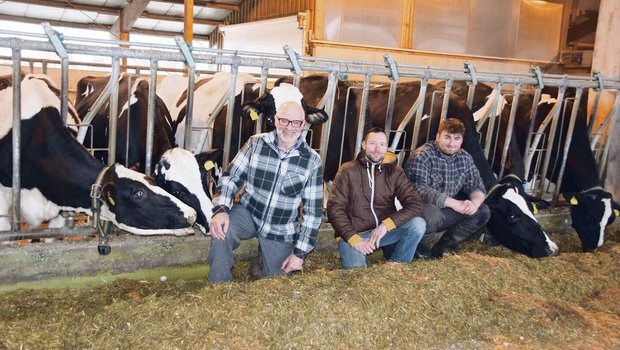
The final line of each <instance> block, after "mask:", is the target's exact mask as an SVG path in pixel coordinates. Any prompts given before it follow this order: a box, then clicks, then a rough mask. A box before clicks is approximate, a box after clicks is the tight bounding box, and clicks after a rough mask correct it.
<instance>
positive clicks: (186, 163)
mask: <svg viewBox="0 0 620 350" xmlns="http://www.w3.org/2000/svg"><path fill="white" fill-rule="evenodd" d="M108 80H109V77H99V78H97V77H85V78H83V79H81V80H80V82H79V83H78V96H81V98H80V99H78V101H79V102H78V103H79V104H78V110H79V111H80V113H81V114H82V115H86V113H87V112H88V110H89V109H90V108H91V107H92V104H93V103H94V102H95V101H96V99H97V97H98V96H99V95H100V94H101V93H102V89H103V88H104V86H105V85H106V84H107V82H108ZM119 84H120V86H119V106H122V107H119V108H120V111H119V114H118V115H119V120H118V131H117V138H118V142H117V145H118V146H117V153H116V155H117V160H118V161H120V162H123V161H125V162H127V163H128V164H131V165H135V164H144V158H145V156H146V124H147V115H148V89H149V83H148V81H147V80H146V79H144V78H141V77H135V76H130V75H126V74H125V75H123V76H122V77H121V78H120V82H119ZM129 88H131V90H129ZM178 88H179V90H182V88H183V86H179V87H178ZM128 92H129V93H130V94H131V96H132V97H131V99H129V104H128V103H127V101H128V98H127V93H128ZM123 96H124V97H123ZM156 102H157V103H156V106H155V124H154V135H153V153H152V156H153V162H157V163H156V164H155V167H154V172H153V175H154V177H155V182H156V184H157V185H158V186H160V187H162V188H164V189H165V190H166V191H168V192H170V193H171V194H172V195H173V196H175V197H177V198H179V199H180V200H181V201H182V202H183V203H185V204H187V205H189V206H190V207H192V208H193V209H194V210H196V212H197V216H198V217H197V221H196V223H197V226H198V228H199V229H200V231H201V232H202V233H204V234H206V233H207V232H208V231H209V225H208V221H209V220H210V218H211V208H212V204H211V197H210V192H209V191H208V188H207V179H208V178H209V177H211V178H212V180H213V181H212V182H214V181H217V178H218V176H219V166H218V163H220V162H221V151H217V150H210V151H207V152H202V153H199V154H197V155H193V154H191V153H190V152H189V151H185V150H183V149H181V148H173V146H174V145H175V143H176V141H175V140H174V137H173V135H174V132H175V130H176V127H177V121H175V120H172V119H171V118H170V114H169V112H168V108H167V107H166V105H165V103H164V102H163V100H161V99H160V98H156ZM176 115H177V114H176V112H175V116H176ZM108 118H109V107H106V108H105V109H102V110H101V111H99V113H98V114H97V115H96V117H95V119H93V122H92V124H93V126H94V127H95V132H94V133H95V135H97V137H96V138H95V141H94V145H95V147H107V140H108V139H107V132H105V133H104V132H103V131H105V130H107V125H108ZM127 120H130V125H129V126H127ZM86 140H88V136H87V138H86ZM126 146H128V147H126ZM125 149H128V150H129V152H128V153H127V154H125ZM101 158H102V160H105V159H106V157H104V156H102V157H101ZM139 168H140V169H142V170H143V169H144V166H140V167H139ZM201 181H205V182H204V183H201Z"/></svg>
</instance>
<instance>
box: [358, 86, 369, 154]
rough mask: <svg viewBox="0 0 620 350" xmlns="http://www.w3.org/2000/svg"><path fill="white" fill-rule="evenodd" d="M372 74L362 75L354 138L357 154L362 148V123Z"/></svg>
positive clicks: (363, 122)
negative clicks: (361, 88) (358, 111)
mask: <svg viewBox="0 0 620 350" xmlns="http://www.w3.org/2000/svg"><path fill="white" fill-rule="evenodd" d="M371 79H372V76H371V75H370V74H366V75H365V76H364V90H363V91H362V101H361V102H360V113H359V119H358V120H357V137H356V138H355V152H354V154H358V153H359V151H360V149H361V148H362V137H364V125H365V124H366V111H367V110H368V93H369V91H370V80H371Z"/></svg>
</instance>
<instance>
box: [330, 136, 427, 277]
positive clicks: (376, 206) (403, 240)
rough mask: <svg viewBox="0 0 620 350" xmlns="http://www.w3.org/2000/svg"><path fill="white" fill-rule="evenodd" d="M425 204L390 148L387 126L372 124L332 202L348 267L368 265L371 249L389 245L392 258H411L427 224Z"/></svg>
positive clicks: (342, 169)
mask: <svg viewBox="0 0 620 350" xmlns="http://www.w3.org/2000/svg"><path fill="white" fill-rule="evenodd" d="M396 198H397V199H398V201H399V202H400V203H401V205H402V207H403V208H402V209H401V210H397V209H396V205H395V201H394V200H395V199H396ZM422 210H423V202H422V200H421V199H420V196H419V195H418V193H417V192H416V191H415V189H414V188H413V186H412V184H411V182H410V181H409V179H408V178H407V176H406V175H405V173H404V171H403V169H402V168H401V167H399V166H398V165H397V164H396V156H395V155H394V154H393V153H391V152H387V136H386V134H385V132H384V131H383V129H381V128H372V129H370V130H368V131H367V132H366V133H365V134H364V140H363V142H362V151H361V152H360V153H359V154H358V156H357V158H356V159H355V160H352V161H350V162H347V163H345V164H343V165H342V166H341V167H340V170H339V171H338V174H336V178H335V180H334V185H333V186H332V191H331V194H330V196H329V200H328V202H327V216H328V217H329V221H330V222H331V224H332V226H333V228H334V230H335V232H336V233H335V236H336V239H337V240H338V248H339V251H340V260H341V263H342V267H343V268H345V269H350V268H354V267H363V266H365V265H366V255H368V254H371V253H372V252H373V251H375V250H376V249H378V248H379V247H385V246H388V245H389V246H391V249H390V251H391V254H390V257H389V260H390V261H393V262H398V263H410V262H411V261H412V260H413V255H414V254H415V250H416V247H417V245H418V242H420V239H422V236H423V235H424V231H425V229H426V223H425V221H424V219H423V218H422V217H421V215H422Z"/></svg>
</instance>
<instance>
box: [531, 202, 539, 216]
mask: <svg viewBox="0 0 620 350" xmlns="http://www.w3.org/2000/svg"><path fill="white" fill-rule="evenodd" d="M532 207H534V215H536V214H538V207H537V206H536V204H534V203H532Z"/></svg>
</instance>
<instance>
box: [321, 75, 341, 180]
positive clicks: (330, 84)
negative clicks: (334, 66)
mask: <svg viewBox="0 0 620 350" xmlns="http://www.w3.org/2000/svg"><path fill="white" fill-rule="evenodd" d="M337 90H338V78H337V76H336V73H329V75H328V77H327V90H326V91H325V95H324V99H325V98H326V101H325V107H326V108H327V109H326V111H325V112H326V113H327V115H328V116H329V118H330V123H327V124H323V125H322V126H321V141H320V149H319V156H320V157H321V165H322V166H323V169H325V161H326V159H327V148H328V145H329V134H330V132H331V128H330V127H329V125H330V124H331V122H332V121H333V120H332V116H333V115H334V102H335V99H336V91H337ZM319 108H320V107H319ZM345 116H346V115H345ZM345 119H346V118H345ZM340 150H341V151H340V155H341V157H342V147H340Z"/></svg>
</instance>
